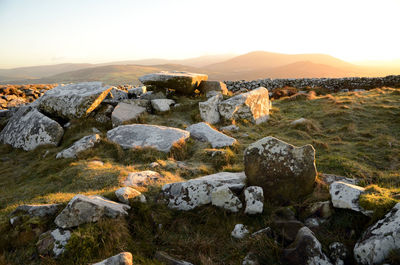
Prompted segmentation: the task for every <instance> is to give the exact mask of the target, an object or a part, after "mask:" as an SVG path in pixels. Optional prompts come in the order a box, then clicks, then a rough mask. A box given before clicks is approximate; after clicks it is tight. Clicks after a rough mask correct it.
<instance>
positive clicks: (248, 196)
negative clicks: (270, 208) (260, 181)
mask: <svg viewBox="0 0 400 265" xmlns="http://www.w3.org/2000/svg"><path fill="white" fill-rule="evenodd" d="M244 198H245V201H246V209H245V210H244V213H246V214H259V213H262V212H263V209H264V193H263V189H262V188H261V187H257V186H250V187H247V188H246V189H245V190H244Z"/></svg>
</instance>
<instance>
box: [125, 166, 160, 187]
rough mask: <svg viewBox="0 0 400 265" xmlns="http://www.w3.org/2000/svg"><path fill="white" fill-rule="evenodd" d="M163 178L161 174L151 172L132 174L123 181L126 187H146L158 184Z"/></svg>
mask: <svg viewBox="0 0 400 265" xmlns="http://www.w3.org/2000/svg"><path fill="white" fill-rule="evenodd" d="M162 178H163V176H162V175H161V174H160V173H158V172H155V171H151V170H145V171H139V172H131V173H129V174H128V176H127V177H126V178H125V179H124V180H123V181H122V184H123V185H124V186H126V187H146V186H149V185H153V184H155V183H157V181H158V180H161V179H162Z"/></svg>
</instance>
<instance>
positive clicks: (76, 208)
mask: <svg viewBox="0 0 400 265" xmlns="http://www.w3.org/2000/svg"><path fill="white" fill-rule="evenodd" d="M130 208H131V207H129V206H128V205H126V204H120V203H116V202H113V201H110V200H107V199H106V198H103V197H100V196H96V195H90V196H85V195H81V194H78V195H75V196H74V197H73V198H72V199H71V200H70V201H69V203H68V204H67V206H66V207H65V208H64V210H63V211H62V212H61V213H60V214H59V215H58V216H57V217H56V219H55V220H54V222H55V224H56V225H57V226H58V227H60V228H64V229H65V228H71V227H75V226H78V225H80V224H85V223H90V222H97V221H98V220H99V219H100V218H102V217H109V218H116V217H120V216H125V215H128V212H127V210H129V209H130Z"/></svg>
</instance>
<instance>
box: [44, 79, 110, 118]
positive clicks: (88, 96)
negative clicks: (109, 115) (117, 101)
mask: <svg viewBox="0 0 400 265" xmlns="http://www.w3.org/2000/svg"><path fill="white" fill-rule="evenodd" d="M111 89H112V87H106V86H103V83H102V82H84V83H78V84H70V85H65V86H58V87H55V88H53V89H51V90H48V91H47V92H46V93H45V94H44V95H43V96H42V97H40V99H39V109H40V110H41V111H43V112H44V113H48V114H49V115H51V116H54V117H59V118H63V119H66V120H70V119H77V118H82V117H84V116H86V115H88V114H89V113H90V112H92V111H93V110H94V109H95V108H97V106H98V105H99V104H100V103H101V102H102V101H103V100H104V99H105V97H106V96H107V95H108V93H109V92H110V91H111Z"/></svg>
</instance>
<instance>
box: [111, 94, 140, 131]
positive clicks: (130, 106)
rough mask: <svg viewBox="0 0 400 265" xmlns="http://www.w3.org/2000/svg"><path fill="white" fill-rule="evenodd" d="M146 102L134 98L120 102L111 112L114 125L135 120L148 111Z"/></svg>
mask: <svg viewBox="0 0 400 265" xmlns="http://www.w3.org/2000/svg"><path fill="white" fill-rule="evenodd" d="M144 104H145V102H142V101H140V100H132V101H126V102H120V103H118V105H117V106H116V107H115V108H114V110H113V112H112V114H111V122H112V125H113V127H117V126H119V125H121V124H124V123H125V122H134V121H137V119H138V118H139V117H140V115H142V114H143V113H145V112H146V106H145V105H144Z"/></svg>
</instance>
